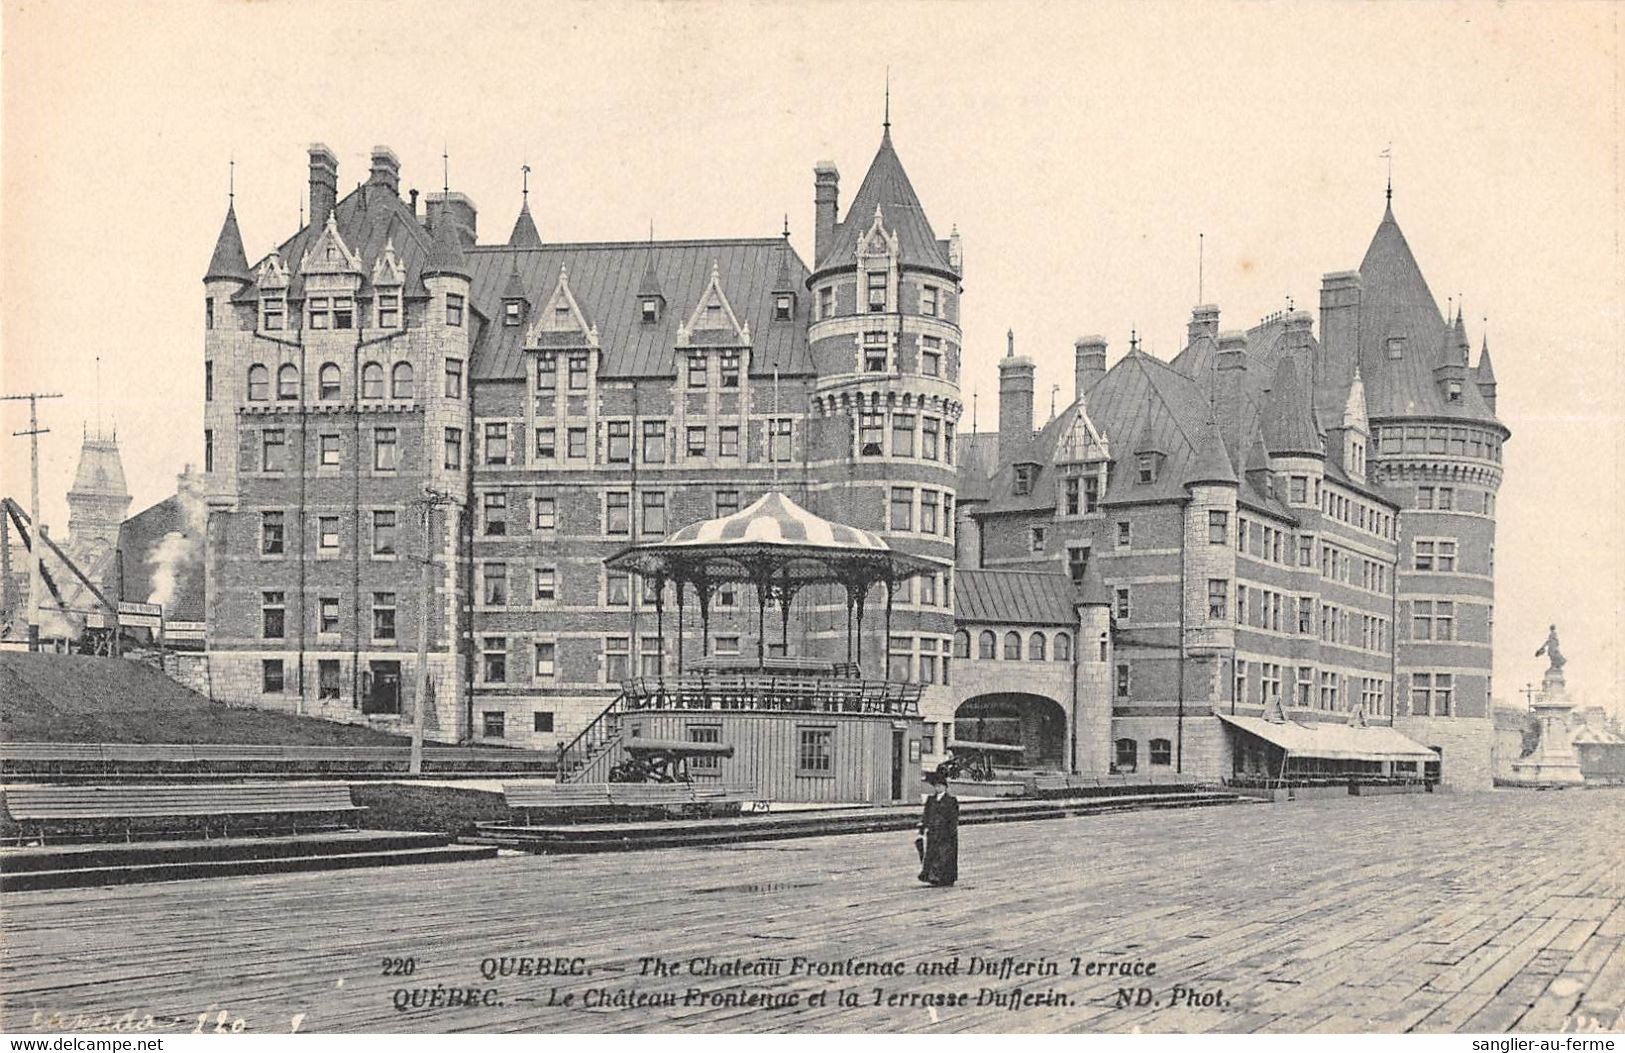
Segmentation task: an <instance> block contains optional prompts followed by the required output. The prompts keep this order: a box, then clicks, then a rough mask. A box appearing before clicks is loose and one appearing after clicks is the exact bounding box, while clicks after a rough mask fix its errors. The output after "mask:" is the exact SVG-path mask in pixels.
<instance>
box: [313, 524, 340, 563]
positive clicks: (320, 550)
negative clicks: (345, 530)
mask: <svg viewBox="0 0 1625 1053" xmlns="http://www.w3.org/2000/svg"><path fill="white" fill-rule="evenodd" d="M338 550H339V517H338V516H317V517H316V554H317V555H318V556H334V555H337V554H338Z"/></svg>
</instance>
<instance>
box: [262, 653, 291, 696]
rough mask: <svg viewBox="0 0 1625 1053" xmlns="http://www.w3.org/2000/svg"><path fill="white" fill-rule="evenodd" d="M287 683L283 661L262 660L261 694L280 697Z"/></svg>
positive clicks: (276, 659)
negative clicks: (283, 670) (283, 671)
mask: <svg viewBox="0 0 1625 1053" xmlns="http://www.w3.org/2000/svg"><path fill="white" fill-rule="evenodd" d="M284 685H285V682H284V679H283V674H282V659H280V658H264V659H261V660H260V694H262V695H280V694H282V691H283V688H284Z"/></svg>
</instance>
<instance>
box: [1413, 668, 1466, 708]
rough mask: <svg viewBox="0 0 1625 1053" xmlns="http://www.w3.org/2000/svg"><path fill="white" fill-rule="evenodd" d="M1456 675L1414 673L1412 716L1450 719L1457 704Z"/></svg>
mask: <svg viewBox="0 0 1625 1053" xmlns="http://www.w3.org/2000/svg"><path fill="white" fill-rule="evenodd" d="M1455 681H1456V678H1455V674H1453V673H1412V674H1411V715H1412V716H1416V717H1448V716H1450V715H1451V713H1452V709H1453V708H1454V702H1455Z"/></svg>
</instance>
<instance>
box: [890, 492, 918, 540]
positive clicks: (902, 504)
mask: <svg viewBox="0 0 1625 1053" xmlns="http://www.w3.org/2000/svg"><path fill="white" fill-rule="evenodd" d="M889 528H890V529H892V530H913V529H914V488H913V487H911V486H894V487H892V491H891V521H890V526H889Z"/></svg>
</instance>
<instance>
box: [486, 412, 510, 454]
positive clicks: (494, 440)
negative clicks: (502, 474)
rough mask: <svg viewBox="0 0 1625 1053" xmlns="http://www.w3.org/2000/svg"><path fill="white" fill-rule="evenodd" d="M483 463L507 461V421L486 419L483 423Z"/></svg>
mask: <svg viewBox="0 0 1625 1053" xmlns="http://www.w3.org/2000/svg"><path fill="white" fill-rule="evenodd" d="M485 463H486V464H507V463H508V423H507V421H487V422H486V425H485Z"/></svg>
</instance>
